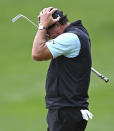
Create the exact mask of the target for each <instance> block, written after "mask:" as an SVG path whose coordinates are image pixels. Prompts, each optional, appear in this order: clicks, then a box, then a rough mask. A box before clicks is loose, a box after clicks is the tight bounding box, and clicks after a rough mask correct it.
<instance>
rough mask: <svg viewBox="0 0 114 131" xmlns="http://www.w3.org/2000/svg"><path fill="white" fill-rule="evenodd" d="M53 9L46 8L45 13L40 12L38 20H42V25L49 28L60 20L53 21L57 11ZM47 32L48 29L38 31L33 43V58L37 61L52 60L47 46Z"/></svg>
mask: <svg viewBox="0 0 114 131" xmlns="http://www.w3.org/2000/svg"><path fill="white" fill-rule="evenodd" d="M50 9H52V7H49V8H45V9H43V11H41V12H40V15H39V16H38V18H40V25H41V26H44V27H46V28H48V27H49V26H50V25H52V24H54V23H55V22H57V21H58V20H59V19H58V18H57V19H53V18H52V14H53V13H54V12H55V11H56V10H57V9H52V10H51V11H50ZM46 35H47V31H46V29H42V30H38V32H37V34H36V36H35V39H34V42H33V48H32V58H33V59H34V60H37V61H41V60H48V59H51V58H52V54H51V52H50V51H49V49H48V47H47V46H46V44H45V43H46V41H47V38H46Z"/></svg>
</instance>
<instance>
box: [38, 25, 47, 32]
mask: <svg viewBox="0 0 114 131" xmlns="http://www.w3.org/2000/svg"><path fill="white" fill-rule="evenodd" d="M38 29H39V30H46V31H47V27H46V26H43V25H39V28H38Z"/></svg>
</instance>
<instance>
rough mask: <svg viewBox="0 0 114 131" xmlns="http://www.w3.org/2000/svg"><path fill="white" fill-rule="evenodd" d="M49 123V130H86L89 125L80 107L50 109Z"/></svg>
mask: <svg viewBox="0 0 114 131" xmlns="http://www.w3.org/2000/svg"><path fill="white" fill-rule="evenodd" d="M47 123H48V131H84V130H85V128H86V125H87V121H86V120H83V118H82V114H81V112H80V109H78V108H63V109H59V110H49V111H48V115H47Z"/></svg>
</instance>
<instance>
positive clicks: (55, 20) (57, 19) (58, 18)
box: [53, 16, 61, 22]
mask: <svg viewBox="0 0 114 131" xmlns="http://www.w3.org/2000/svg"><path fill="white" fill-rule="evenodd" d="M60 18H61V17H60V16H58V17H57V18H56V19H53V21H54V22H57V21H59V20H60Z"/></svg>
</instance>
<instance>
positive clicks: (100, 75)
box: [91, 67, 109, 83]
mask: <svg viewBox="0 0 114 131" xmlns="http://www.w3.org/2000/svg"><path fill="white" fill-rule="evenodd" d="M91 70H92V71H93V72H94V73H95V74H96V75H97V76H99V77H100V78H101V79H102V80H104V81H105V82H106V83H107V82H108V81H109V78H107V77H105V76H104V75H102V74H101V73H99V72H98V71H97V70H95V69H94V68H93V67H91Z"/></svg>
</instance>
